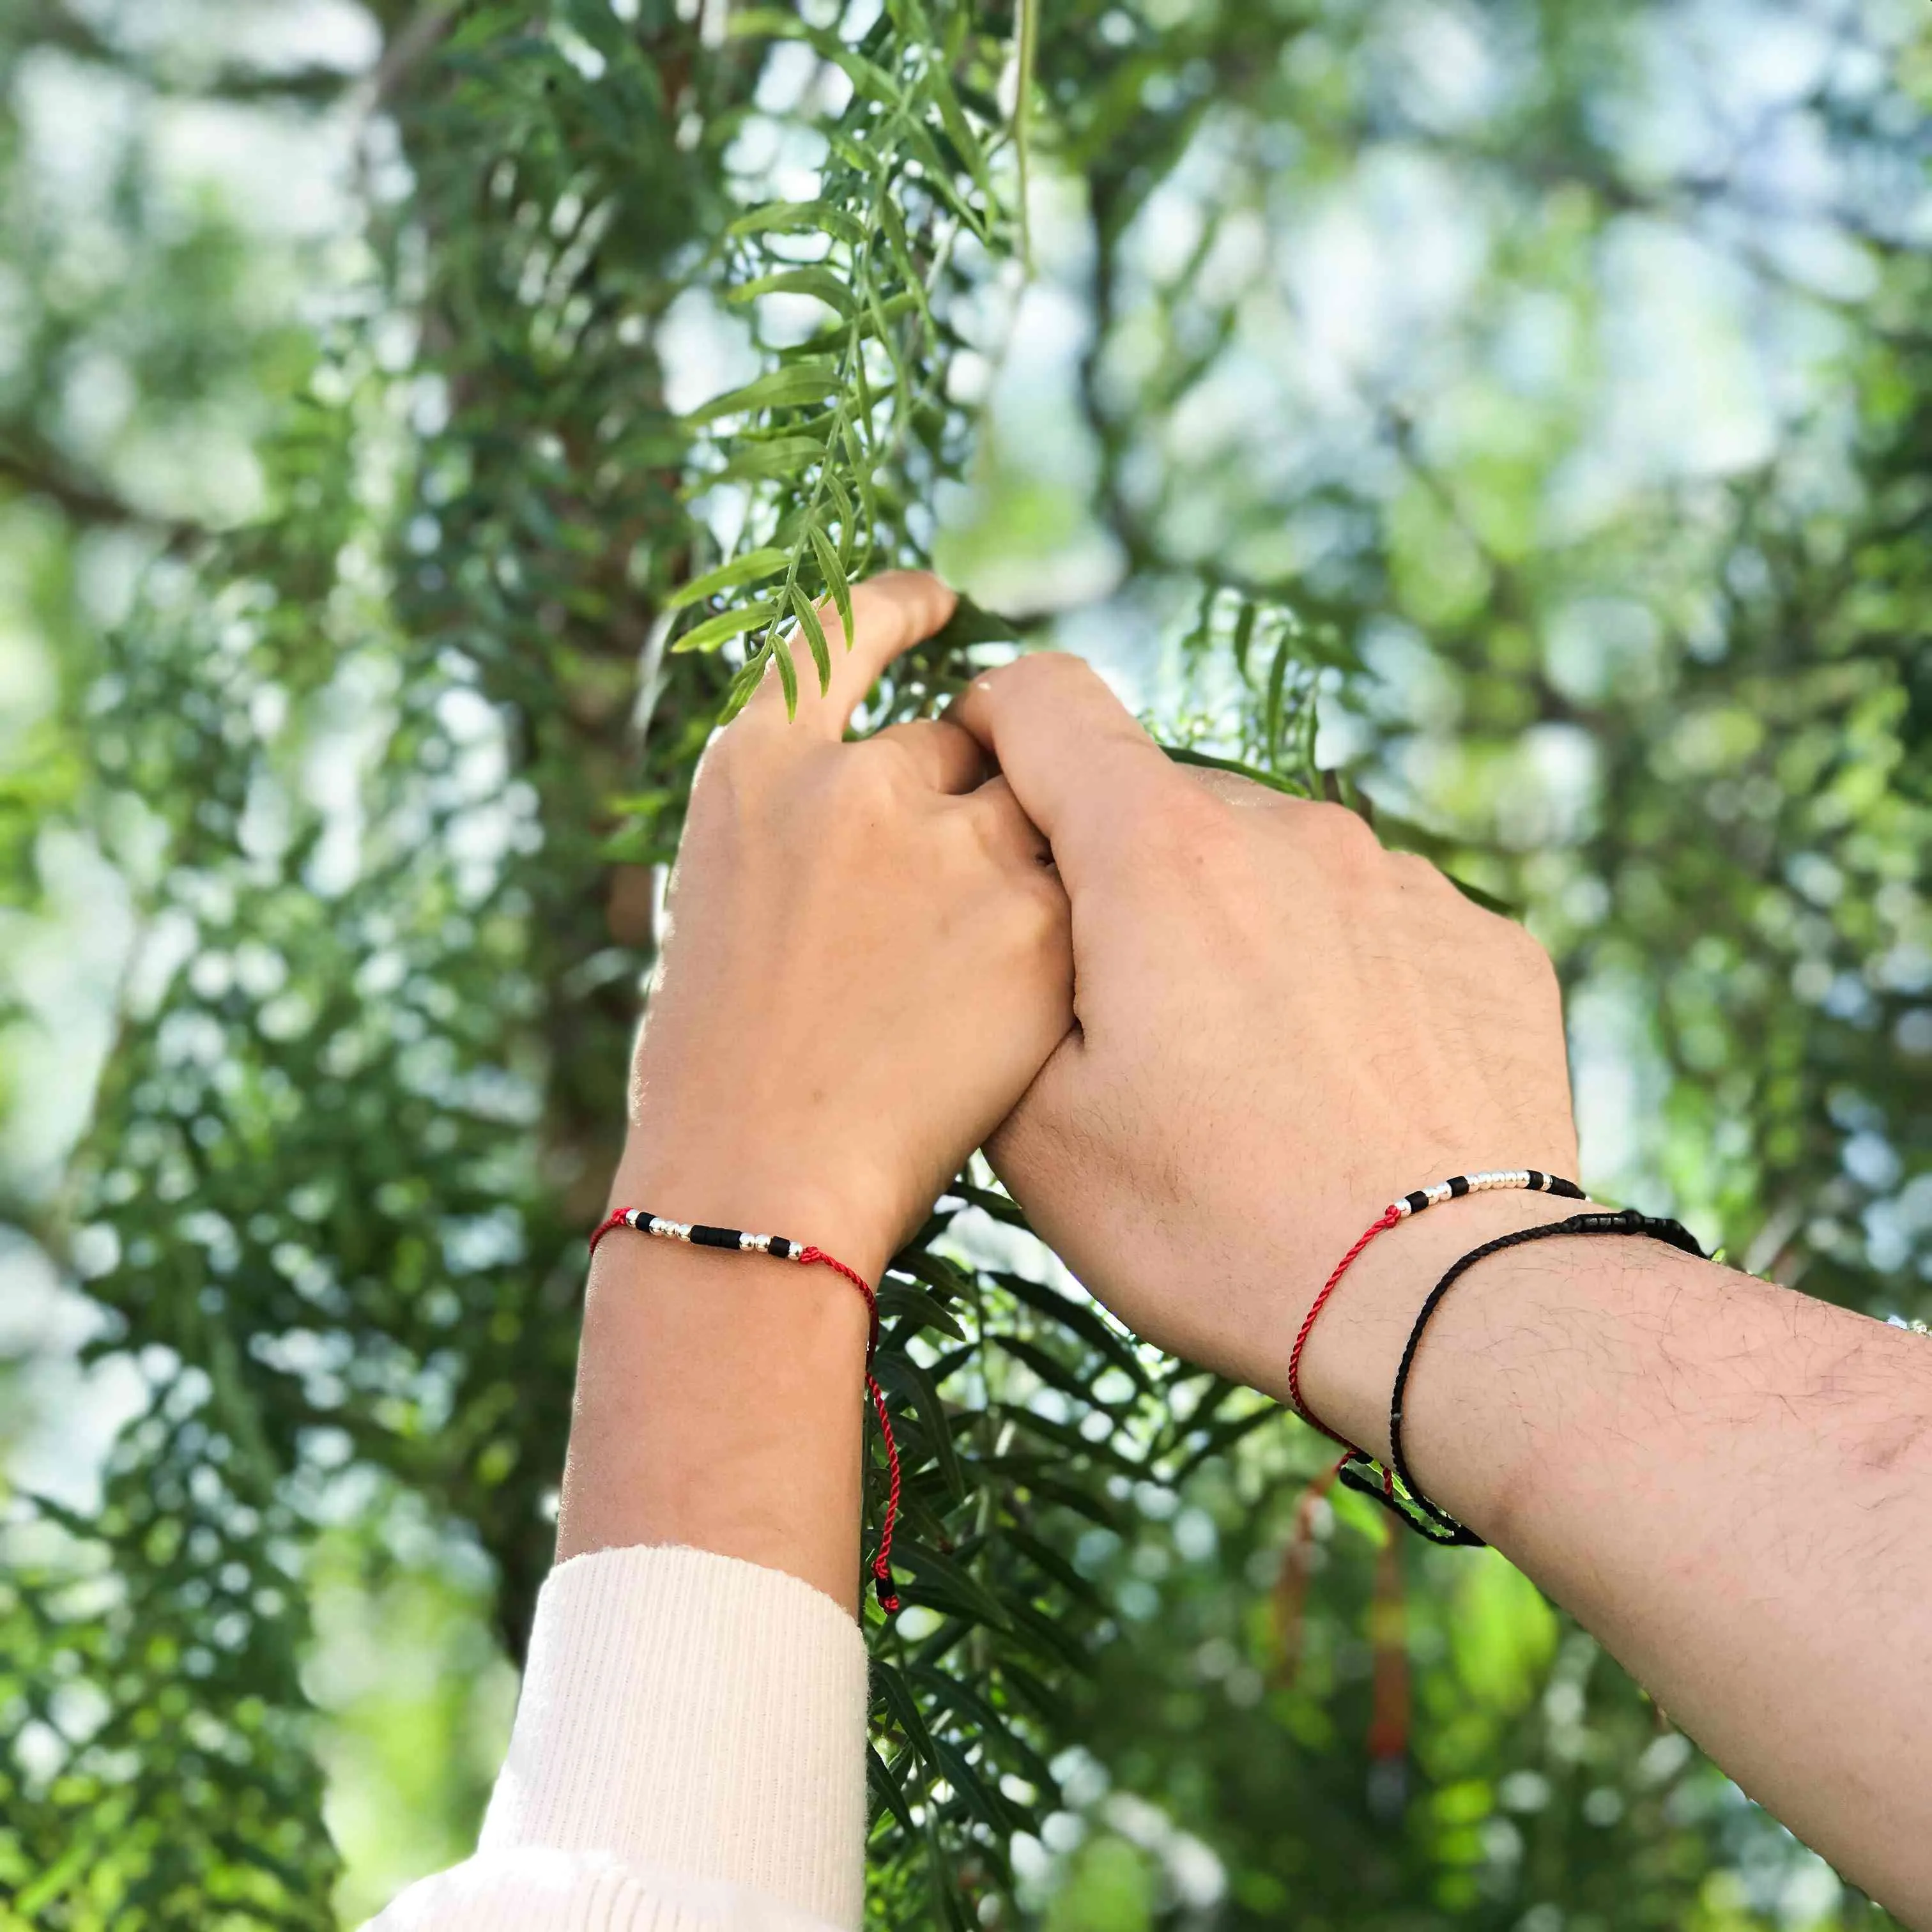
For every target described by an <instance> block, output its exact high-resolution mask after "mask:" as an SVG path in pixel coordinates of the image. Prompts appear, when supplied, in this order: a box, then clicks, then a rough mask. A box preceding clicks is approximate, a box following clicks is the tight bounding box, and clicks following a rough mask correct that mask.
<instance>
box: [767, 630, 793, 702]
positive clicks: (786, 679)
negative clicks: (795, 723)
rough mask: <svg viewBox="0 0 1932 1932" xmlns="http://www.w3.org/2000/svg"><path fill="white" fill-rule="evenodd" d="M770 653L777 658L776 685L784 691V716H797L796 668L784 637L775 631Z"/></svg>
mask: <svg viewBox="0 0 1932 1932" xmlns="http://www.w3.org/2000/svg"><path fill="white" fill-rule="evenodd" d="M772 656H773V657H775V658H777V659H778V687H779V688H780V689H781V691H784V703H785V715H786V716H787V718H796V716H797V715H798V669H797V667H796V665H794V664H793V662H792V661H791V651H790V647H789V646H787V644H786V643H785V640H784V638H782V637H779V636H778V635H777V634H775V633H774V634H773V635H772Z"/></svg>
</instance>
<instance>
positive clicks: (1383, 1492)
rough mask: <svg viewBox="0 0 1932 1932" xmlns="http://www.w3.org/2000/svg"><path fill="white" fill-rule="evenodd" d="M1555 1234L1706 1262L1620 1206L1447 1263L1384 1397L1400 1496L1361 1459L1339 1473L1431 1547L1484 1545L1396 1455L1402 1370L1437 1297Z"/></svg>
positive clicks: (1653, 1219) (1684, 1231)
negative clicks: (1508, 1252) (1605, 1238)
mask: <svg viewBox="0 0 1932 1932" xmlns="http://www.w3.org/2000/svg"><path fill="white" fill-rule="evenodd" d="M1557 1235H1648V1236H1649V1237H1650V1238H1651V1239H1652V1240H1653V1241H1667V1242H1668V1243H1669V1244H1670V1246H1671V1247H1673V1248H1681V1249H1682V1250H1683V1251H1684V1252H1685V1253H1686V1254H1691V1255H1695V1256H1697V1259H1699V1260H1700V1261H1703V1260H1705V1259H1707V1258H1706V1255H1705V1253H1704V1250H1703V1249H1702V1248H1701V1247H1699V1246H1698V1245H1697V1238H1696V1237H1695V1236H1694V1235H1692V1233H1691V1231H1690V1230H1689V1229H1688V1228H1686V1227H1685V1226H1684V1224H1683V1223H1682V1222H1681V1221H1673V1220H1667V1219H1664V1218H1663V1217H1659V1216H1657V1215H1654V1214H1639V1213H1638V1212H1637V1210H1636V1209H1635V1208H1624V1209H1623V1210H1622V1211H1620V1212H1619V1213H1616V1214H1573V1215H1571V1217H1570V1218H1569V1219H1568V1220H1567V1221H1546V1222H1544V1223H1542V1224H1541V1226H1538V1227H1535V1228H1520V1229H1517V1232H1515V1233H1514V1234H1513V1235H1498V1236H1497V1237H1496V1239H1495V1240H1494V1241H1485V1242H1484V1244H1483V1245H1482V1246H1481V1247H1479V1248H1472V1249H1471V1250H1469V1253H1467V1254H1466V1255H1463V1256H1460V1258H1459V1259H1457V1260H1455V1261H1454V1262H1451V1263H1450V1265H1449V1266H1448V1269H1447V1270H1446V1271H1445V1273H1444V1274H1443V1277H1442V1280H1440V1281H1439V1282H1438V1283H1436V1286H1434V1287H1433V1288H1432V1289H1430V1291H1429V1294H1428V1296H1427V1299H1426V1300H1425V1301H1424V1302H1423V1304H1422V1306H1421V1308H1420V1309H1419V1310H1417V1312H1416V1317H1415V1325H1414V1326H1413V1327H1412V1328H1411V1329H1410V1330H1409V1340H1408V1342H1407V1343H1406V1344H1405V1345H1404V1346H1403V1352H1402V1362H1401V1365H1400V1367H1398V1368H1397V1370H1396V1372H1395V1387H1394V1390H1393V1391H1391V1394H1390V1396H1389V1465H1390V1468H1391V1470H1392V1471H1393V1472H1394V1478H1395V1479H1396V1480H1397V1481H1400V1484H1401V1485H1402V1489H1401V1492H1400V1494H1398V1493H1397V1490H1396V1488H1395V1483H1394V1481H1391V1478H1389V1476H1388V1475H1384V1476H1383V1477H1382V1479H1381V1480H1380V1481H1377V1480H1376V1476H1375V1474H1374V1470H1375V1465H1374V1464H1373V1463H1371V1462H1370V1461H1369V1460H1367V1458H1364V1459H1363V1460H1361V1462H1360V1463H1357V1462H1356V1461H1355V1460H1353V1459H1351V1460H1350V1461H1349V1463H1346V1464H1345V1465H1344V1466H1343V1469H1342V1472H1341V1477H1342V1481H1343V1483H1345V1484H1346V1485H1347V1486H1348V1487H1349V1488H1350V1489H1352V1490H1355V1491H1357V1492H1358V1493H1359V1494H1361V1495H1363V1496H1373V1498H1374V1499H1376V1502H1379V1503H1380V1504H1381V1505H1382V1507H1383V1508H1385V1509H1386V1510H1387V1511H1388V1512H1389V1513H1390V1514H1391V1515H1392V1516H1394V1517H1396V1518H1397V1519H1398V1520H1400V1521H1401V1522H1403V1523H1406V1524H1407V1526H1409V1528H1410V1529H1412V1530H1414V1531H1415V1533H1416V1534H1417V1535H1418V1536H1421V1537H1424V1538H1427V1540H1428V1541H1430V1542H1431V1543H1439V1544H1445V1545H1455V1546H1457V1547H1461V1548H1463V1549H1481V1548H1483V1547H1485V1546H1484V1542H1483V1539H1482V1538H1481V1537H1480V1536H1478V1535H1477V1534H1476V1532H1475V1531H1474V1530H1472V1529H1469V1528H1468V1527H1467V1526H1466V1525H1464V1524H1463V1523H1458V1522H1457V1520H1456V1519H1455V1518H1454V1517H1453V1516H1451V1514H1449V1513H1448V1511H1447V1510H1445V1509H1443V1508H1441V1507H1440V1506H1439V1505H1437V1504H1436V1503H1433V1502H1430V1499H1428V1497H1427V1496H1424V1494H1423V1493H1422V1490H1421V1487H1420V1486H1419V1485H1418V1483H1417V1482H1416V1480H1415V1477H1414V1475H1412V1474H1411V1473H1410V1470H1409V1463H1408V1460H1407V1459H1406V1457H1404V1456H1403V1453H1402V1415H1403V1397H1404V1395H1405V1394H1406V1393H1407V1391H1408V1388H1409V1370H1411V1368H1412V1367H1414V1366H1415V1352H1416V1349H1417V1348H1418V1346H1420V1344H1421V1340H1422V1331H1424V1329H1425V1328H1427V1327H1428V1325H1429V1318H1430V1316H1432V1315H1433V1314H1434V1313H1436V1309H1437V1308H1438V1307H1439V1306H1440V1305H1441V1304H1442V1298H1443V1297H1444V1296H1445V1295H1447V1294H1448V1292H1449V1291H1450V1289H1452V1288H1454V1286H1455V1285H1456V1284H1457V1282H1459V1281H1460V1280H1462V1278H1463V1276H1464V1275H1466V1274H1468V1273H1469V1270H1470V1269H1472V1268H1474V1267H1475V1265H1476V1264H1477V1263H1478V1262H1480V1261H1486V1260H1487V1259H1488V1258H1489V1257H1490V1256H1491V1255H1494V1254H1500V1253H1502V1251H1503V1250H1504V1249H1505V1248H1516V1247H1522V1246H1523V1245H1524V1244H1526V1242H1529V1241H1552V1240H1553V1239H1555V1238H1556V1236H1557Z"/></svg>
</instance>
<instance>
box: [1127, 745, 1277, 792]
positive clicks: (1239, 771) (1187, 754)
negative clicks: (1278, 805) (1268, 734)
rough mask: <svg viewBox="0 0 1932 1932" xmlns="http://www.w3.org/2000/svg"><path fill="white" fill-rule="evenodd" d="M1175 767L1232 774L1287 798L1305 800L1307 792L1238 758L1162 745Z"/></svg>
mask: <svg viewBox="0 0 1932 1932" xmlns="http://www.w3.org/2000/svg"><path fill="white" fill-rule="evenodd" d="M1161 749H1162V750H1163V751H1165V752H1166V754H1167V755H1168V756H1169V757H1170V758H1172V760H1174V762H1175V763H1176V764H1177V765H1196V766H1199V767H1200V768H1201V769H1202V770H1204V771H1210V772H1233V773H1234V775H1235V776H1236V777H1237V778H1247V779H1248V780H1249V781H1250V782H1251V783H1253V784H1258V785H1265V786H1267V787H1268V790H1270V791H1278V792H1281V793H1284V794H1285V795H1286V796H1288V797H1289V798H1306V797H1307V796H1308V793H1307V791H1306V790H1304V788H1303V787H1301V786H1300V785H1298V784H1291V783H1290V782H1289V781H1288V780H1287V779H1286V778H1277V777H1276V776H1275V775H1274V773H1273V772H1265V771H1263V770H1262V769H1261V767H1260V766H1259V765H1244V764H1243V763H1241V760H1240V759H1238V758H1220V757H1215V756H1214V754H1212V753H1211V752H1208V751H1196V750H1195V749H1193V747H1192V746H1191V745H1162V746H1161Z"/></svg>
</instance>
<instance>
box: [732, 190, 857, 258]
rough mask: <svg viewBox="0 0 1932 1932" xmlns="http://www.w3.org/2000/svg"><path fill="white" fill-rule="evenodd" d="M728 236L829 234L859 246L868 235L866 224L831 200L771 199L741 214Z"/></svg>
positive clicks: (835, 238) (837, 239) (834, 238)
mask: <svg viewBox="0 0 1932 1932" xmlns="http://www.w3.org/2000/svg"><path fill="white" fill-rule="evenodd" d="M724 232H725V233H726V234H727V235H769V234H779V235H796V234H810V235H829V236H831V237H832V239H833V240H835V241H838V242H849V243H850V245H852V246H853V248H857V247H859V245H860V244H861V243H862V242H864V240H865V225H864V224H863V223H862V222H860V221H859V220H858V219H857V217H856V216H853V215H851V214H847V212H846V211H845V210H844V208H836V207H834V206H833V205H832V203H831V202H829V201H770V202H766V204H765V205H764V206H763V207H762V208H751V209H750V210H748V211H747V212H746V213H745V214H741V215H739V217H738V218H737V220H735V221H734V222H733V223H731V224H730V226H729V227H727V229H725V231H724Z"/></svg>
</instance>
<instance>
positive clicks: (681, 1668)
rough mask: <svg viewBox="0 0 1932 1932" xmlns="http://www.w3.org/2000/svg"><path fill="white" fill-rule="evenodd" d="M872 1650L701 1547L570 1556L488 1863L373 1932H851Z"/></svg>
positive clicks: (858, 1898) (535, 1669)
mask: <svg viewBox="0 0 1932 1932" xmlns="http://www.w3.org/2000/svg"><path fill="white" fill-rule="evenodd" d="M864 1843H865V1643H864V1640H862V1637H860V1635H859V1631H858V1628H857V1627H856V1625H854V1624H853V1622H852V1619H850V1617H849V1616H847V1615H846V1613H844V1611H843V1610H841V1609H840V1608H839V1607H838V1605H837V1604H834V1603H833V1602H832V1600H831V1599H830V1598H829V1597H826V1596H823V1595H821V1594H820V1592H817V1591H816V1590H814V1589H812V1588H811V1586H810V1585H808V1584H806V1583H801V1582H800V1581H799V1580H798V1579H797V1578H796V1577H788V1576H785V1575H784V1574H781V1572H779V1571H775V1570H765V1569H760V1568H758V1567H757V1566H756V1565H753V1564H749V1563H741V1562H737V1561H736V1560H735V1559H732V1558H730V1557H727V1556H712V1555H711V1554H709V1553H708V1552H706V1551H703V1550H606V1551H602V1552H600V1553H598V1554H596V1555H594V1556H578V1557H574V1558H572V1559H571V1561H570V1562H567V1563H565V1564H562V1565H559V1567H558V1568H556V1570H555V1571H553V1572H552V1573H551V1574H550V1580H549V1581H548V1582H547V1583H545V1584H544V1587H543V1591H542V1594H541V1596H540V1597H539V1598H538V1603H537V1614H536V1622H535V1627H534V1628H533V1629H532V1632H531V1637H530V1652H529V1663H528V1665H527V1667H526V1670H525V1671H524V1673H523V1694H522V1696H521V1697H520V1700H518V1703H517V1721H516V1725H515V1728H514V1731H513V1732H512V1733H511V1739H510V1754H509V1757H508V1761H507V1762H506V1763H505V1765H504V1767H503V1771H502V1775H501V1776H500V1777H499V1778H498V1780H497V1781H496V1792H495V1794H494V1796H493V1797H492V1798H491V1799H490V1809H489V1813H488V1815H487V1817H486V1818H485V1819H484V1823H483V1835H482V1838H481V1842H480V1843H479V1844H478V1847H477V1852H476V1855H475V1857H474V1858H471V1859H469V1861H467V1862H466V1863H465V1864H460V1865H458V1867H455V1870H452V1871H449V1872H445V1873H440V1874H439V1875H438V1876H437V1877H435V1878H432V1879H425V1880H424V1881H422V1883H420V1884H419V1885H412V1886H411V1887H410V1889H409V1890H408V1891H406V1892H404V1894H402V1895H401V1897H399V1898H398V1899H397V1900H395V1903H393V1904H392V1905H391V1906H389V1909H387V1910H386V1911H385V1912H383V1914H382V1915H380V1917H379V1918H376V1919H375V1920H374V1921H371V1926H370V1927H369V1928H368V1932H509V1928H511V1927H517V1928H520V1932H592V1928H595V1932H700V1928H701V1932H721V1928H729V1932H826V1928H828V1927H838V1928H840V1932H850V1928H852V1927H856V1925H857V1924H859V1918H860V1915H861V1909H862V1870H863V1854H864Z"/></svg>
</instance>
